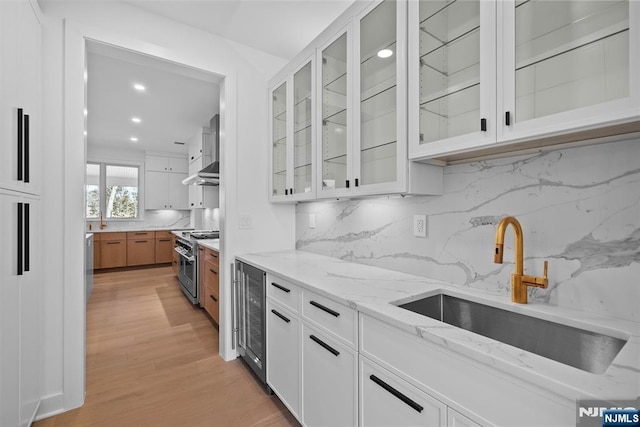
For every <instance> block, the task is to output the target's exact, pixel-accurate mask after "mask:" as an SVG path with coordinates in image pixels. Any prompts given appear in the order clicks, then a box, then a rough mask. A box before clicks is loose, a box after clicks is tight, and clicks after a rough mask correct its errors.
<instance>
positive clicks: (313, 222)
mask: <svg viewBox="0 0 640 427" xmlns="http://www.w3.org/2000/svg"><path fill="white" fill-rule="evenodd" d="M309 228H316V214H314V213H310V214H309Z"/></svg>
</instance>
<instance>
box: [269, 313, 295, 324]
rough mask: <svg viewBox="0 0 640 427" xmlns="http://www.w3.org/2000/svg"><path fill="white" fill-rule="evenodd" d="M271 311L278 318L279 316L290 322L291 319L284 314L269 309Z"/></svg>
mask: <svg viewBox="0 0 640 427" xmlns="http://www.w3.org/2000/svg"><path fill="white" fill-rule="evenodd" d="M271 312H272V313H273V314H275V315H276V316H278V317H279V318H281V319H282V320H284V321H285V322H287V323H289V322H291V319H287V318H286V317H285V316H283V315H282V314H280V313H278V312H277V311H275V310H271Z"/></svg>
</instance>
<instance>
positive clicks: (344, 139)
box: [318, 29, 352, 197]
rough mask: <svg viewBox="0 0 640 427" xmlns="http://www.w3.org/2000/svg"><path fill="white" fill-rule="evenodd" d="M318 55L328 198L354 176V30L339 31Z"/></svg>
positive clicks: (323, 188)
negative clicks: (352, 137) (352, 63)
mask: <svg viewBox="0 0 640 427" xmlns="http://www.w3.org/2000/svg"><path fill="white" fill-rule="evenodd" d="M318 55H319V56H318V75H319V81H320V90H319V94H318V95H319V97H318V98H319V99H318V105H319V108H318V110H319V114H320V119H321V126H320V129H319V132H318V135H319V144H318V145H319V149H320V150H319V152H320V154H319V156H318V157H319V159H321V164H320V167H319V171H318V172H319V174H318V175H319V182H318V197H326V196H327V195H332V196H333V195H340V194H345V193H346V192H347V191H348V190H347V188H348V186H349V183H348V181H349V179H351V177H350V172H351V162H352V156H351V135H350V133H349V132H350V131H351V108H350V105H351V102H350V96H351V83H350V80H349V79H350V77H351V59H350V55H351V32H350V31H347V30H346V29H344V30H343V31H341V32H340V33H338V35H337V36H336V37H334V38H333V39H331V40H330V41H329V42H327V43H326V44H325V45H324V46H323V47H321V48H320V49H318Z"/></svg>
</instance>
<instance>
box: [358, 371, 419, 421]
mask: <svg viewBox="0 0 640 427" xmlns="http://www.w3.org/2000/svg"><path fill="white" fill-rule="evenodd" d="M369 379H370V380H371V381H373V382H374V383H376V384H378V385H379V386H380V387H382V388H383V389H385V390H387V391H388V392H389V393H391V394H393V395H394V396H395V397H397V398H398V399H400V400H402V401H403V402H404V403H406V404H407V405H409V406H411V407H412V408H413V409H415V410H416V411H417V412H422V411H423V410H424V408H423V407H422V406H420V405H418V404H417V403H416V402H415V401H413V400H412V399H410V398H408V397H407V396H406V395H404V394H402V393H400V392H399V391H398V390H396V389H395V388H393V387H391V386H390V385H389V384H387V383H386V382H384V381H382V380H381V379H380V378H378V377H376V376H375V375H371V376H370V377H369Z"/></svg>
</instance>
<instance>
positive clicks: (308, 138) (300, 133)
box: [292, 61, 315, 200]
mask: <svg viewBox="0 0 640 427" xmlns="http://www.w3.org/2000/svg"><path fill="white" fill-rule="evenodd" d="M313 81H314V72H313V64H312V61H309V62H307V63H306V64H305V65H304V66H302V68H300V69H299V70H298V71H297V72H295V73H294V74H293V187H292V188H293V195H294V196H297V197H296V200H302V199H304V198H305V197H304V196H307V197H306V198H309V197H313V196H314V194H315V191H314V182H315V180H314V179H313V178H314V171H315V169H314V158H315V156H314V155H313V154H314V153H313V150H314V148H315V145H314V139H315V135H314V133H313V128H314V126H313V116H314V114H313V113H314V112H315V108H314V105H313V88H314V84H313Z"/></svg>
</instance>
